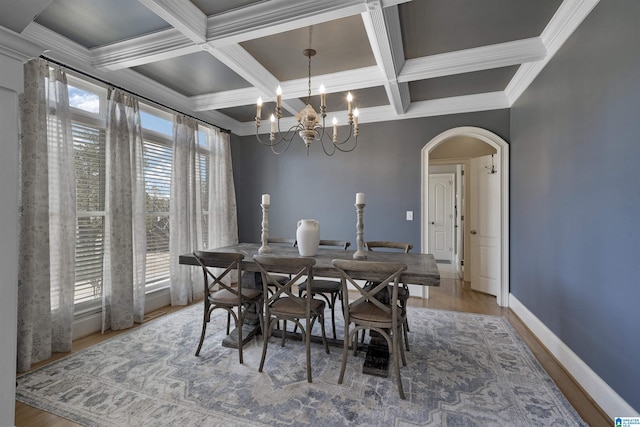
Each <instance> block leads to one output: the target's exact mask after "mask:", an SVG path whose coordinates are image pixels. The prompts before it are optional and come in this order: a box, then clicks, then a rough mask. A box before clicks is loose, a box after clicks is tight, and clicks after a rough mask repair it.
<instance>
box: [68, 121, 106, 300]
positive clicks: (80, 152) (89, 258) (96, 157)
mask: <svg viewBox="0 0 640 427" xmlns="http://www.w3.org/2000/svg"><path fill="white" fill-rule="evenodd" d="M72 132H73V146H74V152H75V169H76V187H77V188H76V216H77V226H76V292H75V302H76V303H83V302H90V301H93V300H95V299H98V298H100V296H101V292H102V258H103V254H104V250H103V249H104V248H103V237H104V188H105V174H104V172H105V168H104V164H105V151H104V149H105V131H104V129H99V128H97V127H93V126H87V125H83V124H81V123H77V122H76V123H73V127H72Z"/></svg>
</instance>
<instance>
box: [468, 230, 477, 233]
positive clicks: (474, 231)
mask: <svg viewBox="0 0 640 427" xmlns="http://www.w3.org/2000/svg"><path fill="white" fill-rule="evenodd" d="M470 233H471V234H478V233H477V231H476V230H471V232H470Z"/></svg>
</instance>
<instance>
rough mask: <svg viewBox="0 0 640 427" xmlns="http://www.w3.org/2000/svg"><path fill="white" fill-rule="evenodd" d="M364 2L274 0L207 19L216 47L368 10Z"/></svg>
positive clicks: (210, 42) (213, 43)
mask: <svg viewBox="0 0 640 427" xmlns="http://www.w3.org/2000/svg"><path fill="white" fill-rule="evenodd" d="M366 8H367V7H366V3H365V2H364V1H363V0H323V1H317V0H297V1H293V2H292V1H291V0H271V1H268V2H258V3H256V4H253V5H251V6H247V7H243V8H238V9H233V10H230V11H228V12H225V13H221V14H218V15H212V16H210V17H209V18H208V20H207V42H208V43H209V44H211V45H212V46H214V47H218V46H224V45H226V44H232V43H240V42H243V41H247V40H251V39H256V38H260V37H266V36H271V35H273V34H277V33H281V32H284V31H290V30H295V29H298V28H303V27H306V26H309V25H314V24H320V23H322V22H326V21H329V20H334V19H339V18H345V17H347V16H352V15H357V14H359V13H362V12H364V11H366Z"/></svg>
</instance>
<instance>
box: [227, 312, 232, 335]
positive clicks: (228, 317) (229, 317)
mask: <svg viewBox="0 0 640 427" xmlns="http://www.w3.org/2000/svg"><path fill="white" fill-rule="evenodd" d="M230 324H231V313H229V312H227V335H229V325H230Z"/></svg>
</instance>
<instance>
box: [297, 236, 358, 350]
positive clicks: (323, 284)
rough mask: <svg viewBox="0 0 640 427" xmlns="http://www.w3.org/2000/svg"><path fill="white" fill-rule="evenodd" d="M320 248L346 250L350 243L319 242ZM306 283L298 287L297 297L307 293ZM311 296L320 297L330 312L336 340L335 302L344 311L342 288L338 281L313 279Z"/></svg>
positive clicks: (340, 241) (342, 241)
mask: <svg viewBox="0 0 640 427" xmlns="http://www.w3.org/2000/svg"><path fill="white" fill-rule="evenodd" d="M319 245H320V246H325V247H334V248H340V249H344V250H346V249H347V248H349V246H351V242H349V241H346V240H320V243H319ZM307 286H308V283H307V282H304V283H301V284H299V285H298V290H299V295H300V296H302V295H303V294H304V293H305V292H307ZM311 295H312V296H315V295H318V296H320V297H322V298H323V299H324V300H325V301H326V302H327V306H328V307H329V309H330V310H331V327H332V329H333V339H337V338H338V337H337V335H336V314H335V311H336V302H337V300H338V299H339V300H340V304H341V305H342V307H343V310H344V300H343V295H342V286H341V285H340V281H338V280H330V279H314V280H313V282H312V283H311Z"/></svg>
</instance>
